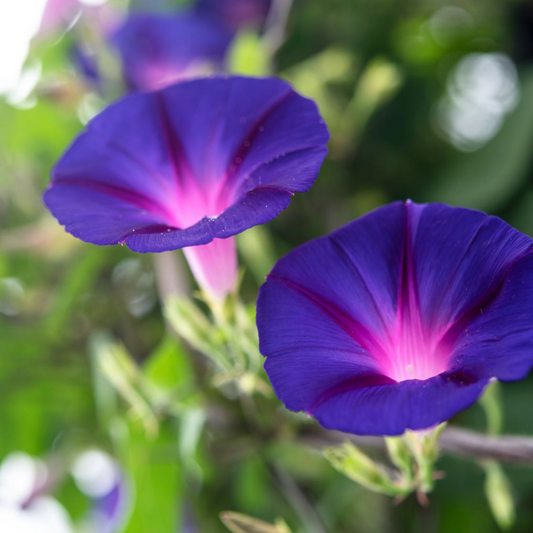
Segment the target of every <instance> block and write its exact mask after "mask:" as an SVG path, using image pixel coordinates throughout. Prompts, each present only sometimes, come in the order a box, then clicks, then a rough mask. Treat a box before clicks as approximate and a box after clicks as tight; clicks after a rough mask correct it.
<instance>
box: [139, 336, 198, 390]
mask: <svg viewBox="0 0 533 533" xmlns="http://www.w3.org/2000/svg"><path fill="white" fill-rule="evenodd" d="M143 374H144V376H145V378H146V379H147V380H148V381H150V382H151V383H152V384H153V385H155V386H156V387H158V388H159V389H161V390H162V391H167V392H168V391H171V390H173V389H175V388H176V387H177V386H178V385H180V384H182V383H184V382H187V381H188V380H190V379H191V378H192V377H193V369H192V366H191V363H190V359H189V355H188V354H187V352H186V351H185V349H184V347H183V346H182V345H181V344H180V343H179V342H178V341H177V340H176V339H173V338H172V337H165V338H164V339H163V341H162V342H161V344H160V345H159V346H158V347H157V348H156V350H155V351H154V352H153V353H152V354H151V355H150V357H148V359H147V360H146V362H145V364H144V368H143Z"/></svg>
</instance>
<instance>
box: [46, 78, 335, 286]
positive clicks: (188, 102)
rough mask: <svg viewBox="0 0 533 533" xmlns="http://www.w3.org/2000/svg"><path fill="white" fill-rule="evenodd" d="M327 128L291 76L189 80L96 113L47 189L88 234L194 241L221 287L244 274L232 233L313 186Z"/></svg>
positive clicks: (144, 245)
mask: <svg viewBox="0 0 533 533" xmlns="http://www.w3.org/2000/svg"><path fill="white" fill-rule="evenodd" d="M327 140H328V131H327V128H326V126H325V124H324V122H323V121H322V119H321V118H320V115H319V113H318V111H317V108H316V105H315V104H314V103H313V102H312V101H310V100H308V99H306V98H303V97H302V96H300V95H299V94H297V93H296V92H294V90H293V89H292V88H291V87H290V86H289V85H288V84H287V83H285V82H283V81H281V80H278V79H274V78H269V79H251V78H240V77H234V78H209V79H200V80H194V81H188V82H182V83H178V84H176V85H173V86H171V87H168V88H166V89H163V90H161V91H156V92H153V93H138V94H133V95H130V96H128V97H126V98H125V99H123V100H122V101H119V102H118V103H116V104H114V105H112V106H111V107H109V108H108V109H106V110H105V111H103V112H102V113H101V114H100V115H99V116H97V117H96V118H95V119H93V121H92V122H90V123H89V125H88V127H87V130H86V131H85V132H84V133H82V134H81V135H80V136H79V137H78V139H76V141H75V142H74V143H73V145H72V146H71V147H70V148H69V150H68V151H67V152H66V153H65V155H64V156H63V157H62V158H61V160H60V161H59V162H58V164H57V165H56V166H55V168H54V169H53V171H52V181H51V184H50V186H49V188H48V190H47V191H46V193H45V196H44V201H45V203H46V205H47V206H48V208H49V209H50V211H51V212H52V214H53V215H54V216H55V217H56V218H57V219H58V220H59V222H60V223H61V224H64V225H65V226H66V230H67V231H68V232H70V233H72V234H73V235H74V236H75V237H78V238H80V239H81V240H83V241H86V242H90V243H93V244H99V245H108V244H117V243H121V244H124V243H126V244H127V245H128V246H129V247H130V248H131V249H132V250H134V251H137V252H163V251H166V250H175V249H177V248H186V249H185V254H186V257H187V259H188V261H189V264H190V265H191V267H192V270H193V272H194V274H195V276H196V279H197V280H198V281H199V283H200V284H201V285H203V286H204V287H205V288H207V289H208V290H210V291H211V293H213V294H215V295H218V296H221V295H223V294H225V293H226V292H227V291H228V290H230V289H231V287H232V285H233V283H234V280H235V275H236V252H235V244H234V239H233V237H232V236H233V235H236V234H237V233H240V232H242V231H244V230H246V229H248V228H250V227H252V226H255V225H257V224H263V223H265V222H268V221H269V220H271V219H273V218H274V217H276V216H277V215H278V214H279V213H280V212H281V211H282V210H283V209H285V208H286V207H287V206H288V205H289V203H290V200H291V197H292V195H293V194H294V193H295V192H303V191H306V190H308V189H309V188H310V187H311V185H312V184H313V182H314V180H315V178H316V176H317V174H318V171H319V168H320V165H321V164H322V161H323V159H324V157H325V154H326V152H327V149H326V146H325V145H326V142H327ZM208 243H209V244H208Z"/></svg>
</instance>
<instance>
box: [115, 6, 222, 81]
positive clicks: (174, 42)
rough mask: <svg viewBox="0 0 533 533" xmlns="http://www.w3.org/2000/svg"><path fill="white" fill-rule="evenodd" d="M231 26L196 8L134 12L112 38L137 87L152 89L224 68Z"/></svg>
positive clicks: (126, 70) (126, 74)
mask: <svg viewBox="0 0 533 533" xmlns="http://www.w3.org/2000/svg"><path fill="white" fill-rule="evenodd" d="M231 39H232V35H231V32H230V31H229V30H228V29H227V28H225V27H224V26H222V25H221V24H219V23H218V22H217V21H216V20H213V19H211V18H208V17H204V16H202V15H200V14H197V13H194V12H188V11H184V12H181V13H179V12H178V13H174V14H168V13H134V14H132V15H130V16H129V17H128V18H127V19H126V20H125V21H124V23H123V25H122V26H121V27H120V28H119V29H118V30H117V31H116V32H115V33H114V35H113V37H112V38H111V41H112V43H113V44H114V46H115V47H116V49H117V51H118V53H119V56H120V59H121V62H122V68H123V73H124V77H125V79H126V82H127V84H128V86H129V88H130V89H132V90H140V91H141V90H152V89H156V88H161V87H164V86H166V85H170V84H171V83H173V82H176V81H179V80H183V79H187V78H191V77H195V76H198V74H199V73H200V74H201V73H204V74H206V73H207V72H209V71H210V70H211V71H212V70H218V71H220V70H221V68H222V65H223V62H224V57H225V55H226V51H227V49H228V47H229V44H230V42H231Z"/></svg>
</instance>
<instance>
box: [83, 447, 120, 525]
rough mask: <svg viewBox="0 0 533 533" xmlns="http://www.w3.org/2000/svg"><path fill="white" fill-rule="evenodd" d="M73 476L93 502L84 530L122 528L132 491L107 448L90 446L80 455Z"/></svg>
mask: <svg viewBox="0 0 533 533" xmlns="http://www.w3.org/2000/svg"><path fill="white" fill-rule="evenodd" d="M72 476H73V478H74V481H75V483H76V485H77V486H78V488H79V489H80V491H81V492H82V493H83V494H85V495H86V496H88V497H89V498H90V500H91V503H92V505H91V507H90V510H89V513H88V516H87V517H86V519H85V524H84V525H85V529H84V531H85V530H87V531H94V532H97V533H115V532H117V531H122V530H123V525H124V523H125V521H126V518H127V515H128V508H129V491H128V487H127V483H126V480H125V477H124V473H123V471H122V468H121V467H120V465H119V464H118V463H117V461H116V460H115V459H114V458H113V457H111V456H110V455H108V454H107V453H105V452H103V451H100V450H87V451H85V452H83V453H81V454H80V455H79V456H78V457H77V458H76V461H75V462H74V465H73V467H72Z"/></svg>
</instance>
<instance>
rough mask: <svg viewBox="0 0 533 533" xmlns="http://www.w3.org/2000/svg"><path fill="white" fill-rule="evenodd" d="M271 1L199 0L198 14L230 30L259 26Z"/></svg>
mask: <svg viewBox="0 0 533 533" xmlns="http://www.w3.org/2000/svg"><path fill="white" fill-rule="evenodd" d="M271 4H272V0H199V1H198V3H197V6H196V9H197V10H198V12H199V13H202V14H205V15H208V16H210V17H213V18H215V19H216V20H218V21H220V22H221V23H223V24H225V25H226V26H227V27H228V28H231V29H232V30H238V29H239V28H240V27H243V26H260V25H262V24H263V22H264V21H265V19H266V17H267V15H268V12H269V10H270V6H271Z"/></svg>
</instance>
